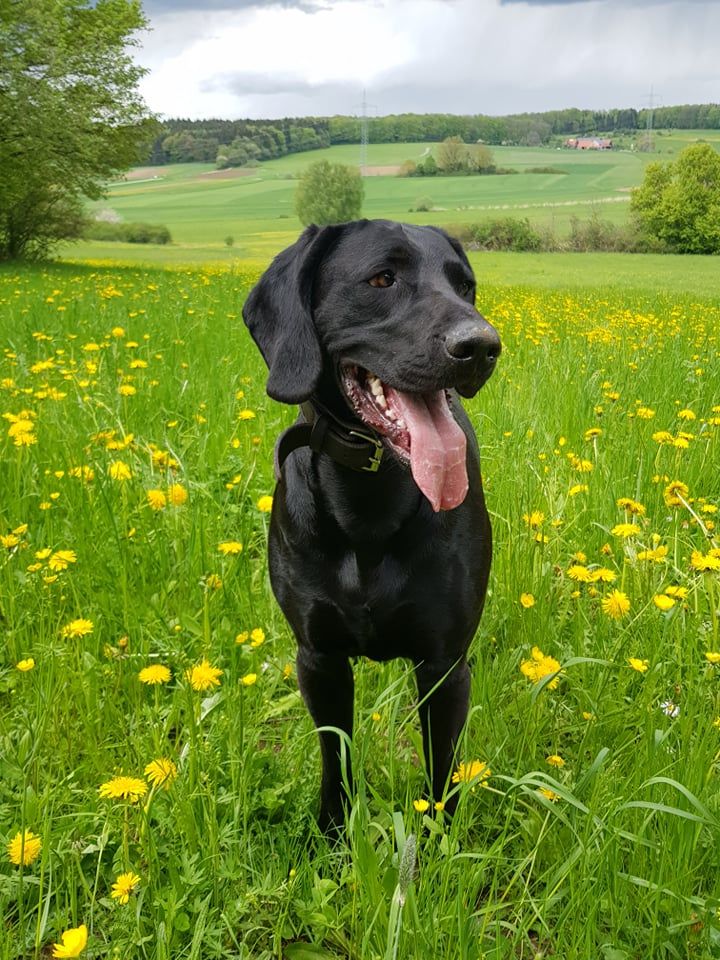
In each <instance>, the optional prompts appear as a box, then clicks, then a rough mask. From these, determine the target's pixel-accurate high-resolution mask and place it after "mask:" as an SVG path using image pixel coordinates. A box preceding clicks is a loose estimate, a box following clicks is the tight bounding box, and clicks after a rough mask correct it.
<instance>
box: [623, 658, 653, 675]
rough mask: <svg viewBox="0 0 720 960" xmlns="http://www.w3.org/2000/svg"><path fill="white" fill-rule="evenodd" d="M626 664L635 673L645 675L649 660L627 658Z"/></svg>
mask: <svg viewBox="0 0 720 960" xmlns="http://www.w3.org/2000/svg"><path fill="white" fill-rule="evenodd" d="M628 664H629V665H630V667H631V668H632V669H633V670H635V671H637V673H647V671H648V668H649V666H650V661H649V660H640V659H638V657H628Z"/></svg>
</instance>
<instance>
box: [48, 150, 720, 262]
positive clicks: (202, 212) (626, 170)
mask: <svg viewBox="0 0 720 960" xmlns="http://www.w3.org/2000/svg"><path fill="white" fill-rule="evenodd" d="M700 135H703V138H704V139H707V140H708V141H709V142H712V143H714V144H720V138H718V137H715V136H714V135H715V131H699V132H698V131H677V132H675V133H674V134H673V135H668V136H658V138H657V142H658V145H659V151H661V152H660V154H658V155H660V156H661V157H662V158H663V159H666V158H667V154H668V153H674V152H677V150H678V149H681V148H682V147H683V146H686V145H687V143H689V142H693V141H694V139H697V137H698V136H700ZM435 149H437V145H436V144H423V143H399V144H370V146H369V150H368V163H369V165H371V166H379V167H383V166H392V165H399V164H401V163H402V162H403V160H405V159H418V158H419V157H421V156H422V155H423V154H424V153H425V152H426V151H428V150H435ZM493 154H494V156H495V160H496V163H497V164H498V165H499V166H501V167H506V168H511V169H514V170H518V171H520V172H519V173H516V174H512V175H498V176H486V177H425V178H398V177H396V176H372V177H367V178H366V180H365V203H364V207H363V215H364V216H367V217H386V218H389V219H394V220H402V221H405V222H408V223H418V224H428V223H433V224H463V223H472V222H476V221H478V220H484V219H487V218H489V217H495V216H517V217H528V218H529V219H530V220H531V221H533V222H534V223H536V224H538V225H541V226H547V227H551V228H553V229H554V230H555V231H557V232H558V233H560V234H562V233H564V232H567V230H568V228H569V224H570V220H571V218H572V217H580V218H584V217H588V216H590V215H591V213H593V212H596V213H597V214H598V215H599V216H601V217H602V218H604V219H608V220H612V221H613V222H616V223H624V222H625V221H626V220H627V217H628V211H629V197H630V190H631V188H632V187H635V186H638V185H639V184H640V182H641V180H642V175H643V170H644V168H645V166H646V164H647V163H648V162H649V161H650V160H652V159H657V156H658V155H649V154H641V153H635V152H631V151H629V150H618V151H607V152H603V153H597V152H585V151H575V150H561V149H556V148H550V147H543V148H530V147H494V148H493ZM320 159H328V160H331V161H333V162H339V163H348V164H356V163H357V162H358V159H359V148H358V147H357V146H356V145H346V146H336V147H331V148H328V149H326V150H314V151H310V152H308V153H300V154H291V155H290V156H286V157H282V158H281V159H279V160H272V161H269V162H267V163H263V164H261V165H260V166H258V167H257V168H255V169H253V170H249V171H243V174H244V175H241V176H236V175H231V176H230V177H229V178H228V177H227V176H226V175H225V174H218V172H217V171H215V170H214V167H213V165H212V164H198V163H192V164H177V165H170V166H166V167H154V168H142V171H141V173H140V174H139V175H140V177H141V179H140V180H137V181H136V180H131V181H129V182H125V183H123V182H120V183H115V184H112V185H110V187H109V194H108V197H107V198H106V199H105V200H103V201H100V202H99V203H97V204H96V205H95V208H96V209H111V210H113V211H114V212H115V213H116V214H117V215H118V216H120V217H122V218H123V219H124V220H126V221H133V220H142V221H146V222H151V223H164V224H166V225H167V226H168V227H169V228H170V231H171V233H172V236H173V245H172V246H171V247H170V248H166V247H149V248H146V249H144V250H143V251H142V252H140V251H126V250H125V249H124V248H122V247H119V246H114V247H113V249H114V250H115V256H116V257H119V256H120V255H121V254H122V255H123V256H125V257H126V259H128V260H129V261H134V260H137V259H139V258H142V259H144V260H149V261H152V262H157V263H166V262H175V263H178V262H194V263H200V262H207V261H208V260H226V259H228V258H230V257H232V256H235V257H239V258H241V259H243V260H255V261H257V262H264V261H265V260H267V258H268V257H269V256H271V255H273V254H275V253H277V252H278V251H279V250H281V249H282V248H283V247H284V246H287V244H288V243H290V242H291V241H292V239H293V238H294V237H296V236H297V234H298V232H299V231H300V229H301V224H300V222H299V221H298V219H297V217H296V216H295V212H294V206H293V199H294V193H295V188H296V180H297V177H298V176H300V174H301V173H302V172H303V170H304V169H305V168H306V167H307V166H308V164H310V163H313V162H315V161H317V160H320ZM548 166H549V167H552V168H554V169H557V170H562V171H563V172H562V173H551V174H538V173H529V172H528V171H529V170H530V169H533V168H538V167H548ZM428 198H429V199H430V200H431V201H432V205H433V209H432V210H430V211H428V212H420V213H418V212H414V211H415V208H416V207H417V206H418V201H419V200H420V199H428ZM228 236H232V237H233V238H234V245H233V247H232V249H231V250H230V251H228V248H227V247H226V245H225V238H226V237H228ZM73 250H74V247H73V246H68V247H66V248H64V250H63V251H62V253H63V256H68V257H71V258H72V257H73V256H74V253H73ZM103 255H105V246H104V245H102V244H99V243H98V244H83V245H82V247H81V256H83V257H91V258H99V257H102V256H103Z"/></svg>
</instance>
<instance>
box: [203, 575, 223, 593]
mask: <svg viewBox="0 0 720 960" xmlns="http://www.w3.org/2000/svg"><path fill="white" fill-rule="evenodd" d="M222 585H223V582H222V578H221V577H219V576H218V575H217V573H209V574H208V575H207V576H206V577H205V586H206V587H207V588H208V590H220V588H221V587H222Z"/></svg>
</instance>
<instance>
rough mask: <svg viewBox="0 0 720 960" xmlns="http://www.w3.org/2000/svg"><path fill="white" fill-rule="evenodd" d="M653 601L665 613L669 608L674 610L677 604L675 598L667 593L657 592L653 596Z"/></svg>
mask: <svg viewBox="0 0 720 960" xmlns="http://www.w3.org/2000/svg"><path fill="white" fill-rule="evenodd" d="M653 603H654V604H655V606H656V607H657V608H658V610H662V611H663V613H665V612H666V611H667V610H672V608H673V607H674V606H675V600H674V599H673V598H672V597H668V596H667V594H664V593H657V594H655V596H654V597H653Z"/></svg>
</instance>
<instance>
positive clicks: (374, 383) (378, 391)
mask: <svg viewBox="0 0 720 960" xmlns="http://www.w3.org/2000/svg"><path fill="white" fill-rule="evenodd" d="M368 382H369V384H370V390H371V391H372V394H373V396H375V397H379V396H381V395H382V392H383V388H382V383H380V381H379V380H378V378H377V377H375V379H374V380H369V381H368Z"/></svg>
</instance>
